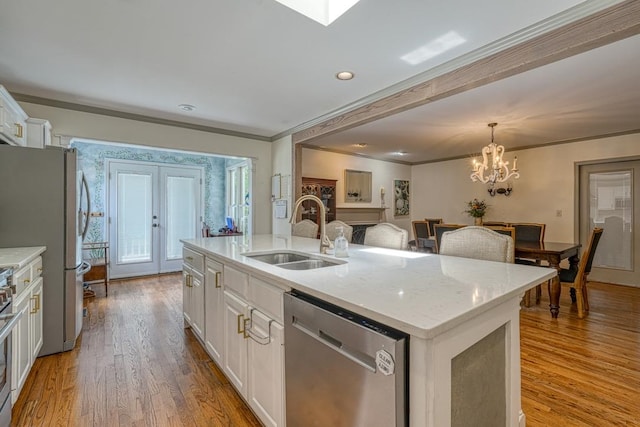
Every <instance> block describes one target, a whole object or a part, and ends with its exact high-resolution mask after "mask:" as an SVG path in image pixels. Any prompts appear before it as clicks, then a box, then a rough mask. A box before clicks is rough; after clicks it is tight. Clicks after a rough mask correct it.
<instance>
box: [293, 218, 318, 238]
mask: <svg viewBox="0 0 640 427" xmlns="http://www.w3.org/2000/svg"><path fill="white" fill-rule="evenodd" d="M291 235H292V236H298V237H310V238H312V239H316V238H317V237H318V224H316V223H315V222H313V221H311V220H310V219H303V220H302V221H300V222H296V223H295V224H293V230H292V231H291Z"/></svg>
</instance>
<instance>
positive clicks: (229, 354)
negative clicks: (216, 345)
mask: <svg viewBox="0 0 640 427" xmlns="http://www.w3.org/2000/svg"><path fill="white" fill-rule="evenodd" d="M247 307H248V306H247V303H246V302H244V301H243V300H241V299H239V298H237V297H235V296H234V295H232V294H231V293H229V292H227V291H225V292H224V354H225V357H224V369H223V370H224V372H225V373H226V374H227V377H228V378H229V381H231V383H232V384H233V385H234V387H235V388H236V390H238V392H239V393H240V394H241V395H242V396H243V397H246V396H247V341H246V338H245V337H244V320H245V319H246V316H247Z"/></svg>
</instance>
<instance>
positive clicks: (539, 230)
mask: <svg viewBox="0 0 640 427" xmlns="http://www.w3.org/2000/svg"><path fill="white" fill-rule="evenodd" d="M511 226H512V227H513V228H514V229H515V230H516V239H517V240H518V241H519V242H540V243H542V242H543V241H544V230H545V227H546V225H545V224H539V223H533V222H514V223H512V224H511ZM516 264H524V265H538V266H539V265H541V263H540V260H537V261H534V260H530V259H526V258H516ZM535 289H536V304H539V303H540V298H541V296H542V285H537V286H536V288H535ZM524 305H525V307H529V306H530V305H531V289H529V290H528V291H527V292H525V294H524Z"/></svg>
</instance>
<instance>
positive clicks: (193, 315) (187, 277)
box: [182, 248, 204, 340]
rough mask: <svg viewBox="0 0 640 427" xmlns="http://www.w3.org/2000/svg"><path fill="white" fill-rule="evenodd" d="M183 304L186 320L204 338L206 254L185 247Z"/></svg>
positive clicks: (194, 331)
mask: <svg viewBox="0 0 640 427" xmlns="http://www.w3.org/2000/svg"><path fill="white" fill-rule="evenodd" d="M183 260H184V261H183V262H184V263H183V265H182V284H183V286H182V306H183V312H184V319H185V321H186V322H187V323H188V324H189V326H191V329H192V330H193V333H194V334H196V336H197V337H198V338H200V339H201V340H203V339H204V256H203V255H202V254H199V253H197V252H194V251H191V250H189V249H187V248H184V249H183Z"/></svg>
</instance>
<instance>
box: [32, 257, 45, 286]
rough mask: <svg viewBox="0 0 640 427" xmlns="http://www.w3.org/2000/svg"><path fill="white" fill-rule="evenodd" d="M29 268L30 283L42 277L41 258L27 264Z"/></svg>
mask: <svg viewBox="0 0 640 427" xmlns="http://www.w3.org/2000/svg"><path fill="white" fill-rule="evenodd" d="M29 267H30V268H31V281H35V280H36V279H37V278H38V277H40V276H42V257H38V258H36V259H34V260H33V261H31V262H30V263H29Z"/></svg>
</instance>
